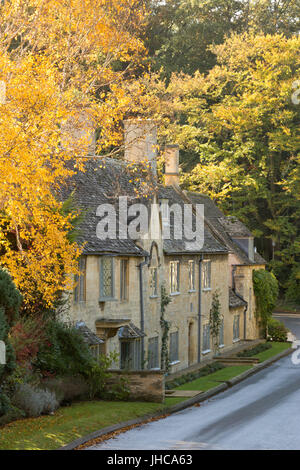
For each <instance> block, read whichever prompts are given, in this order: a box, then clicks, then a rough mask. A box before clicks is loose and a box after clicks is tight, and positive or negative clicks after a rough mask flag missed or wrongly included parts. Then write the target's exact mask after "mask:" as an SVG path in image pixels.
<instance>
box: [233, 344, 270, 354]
mask: <svg viewBox="0 0 300 470" xmlns="http://www.w3.org/2000/svg"><path fill="white" fill-rule="evenodd" d="M271 347H272V345H271V344H270V343H261V344H258V345H257V346H255V347H254V348H251V349H247V350H246V351H242V352H240V353H238V354H237V357H251V356H256V355H257V354H259V353H261V352H263V351H266V350H267V349H270V348H271Z"/></svg>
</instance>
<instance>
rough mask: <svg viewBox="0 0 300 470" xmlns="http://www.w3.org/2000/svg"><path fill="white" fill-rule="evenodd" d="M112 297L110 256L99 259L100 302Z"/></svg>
mask: <svg viewBox="0 0 300 470" xmlns="http://www.w3.org/2000/svg"><path fill="white" fill-rule="evenodd" d="M113 297H114V260H113V258H112V257H111V256H103V257H101V258H100V300H106V299H112V298H113Z"/></svg>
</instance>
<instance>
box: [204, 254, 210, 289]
mask: <svg viewBox="0 0 300 470" xmlns="http://www.w3.org/2000/svg"><path fill="white" fill-rule="evenodd" d="M202 290H204V291H209V290H211V260H210V259H206V260H203V261H202Z"/></svg>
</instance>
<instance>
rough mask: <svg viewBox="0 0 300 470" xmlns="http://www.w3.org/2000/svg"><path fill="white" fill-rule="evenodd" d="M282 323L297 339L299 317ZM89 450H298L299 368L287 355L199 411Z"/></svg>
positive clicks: (184, 414) (130, 433)
mask: <svg viewBox="0 0 300 470" xmlns="http://www.w3.org/2000/svg"><path fill="white" fill-rule="evenodd" d="M282 320H283V321H284V322H285V324H286V325H287V326H288V327H289V328H291V329H292V332H293V333H294V334H295V335H296V336H297V338H298V339H300V316H299V317H298V318H295V317H292V318H289V317H286V316H285V317H284V318H282ZM90 449H97V450H101V449H110V450H121V449H124V450H137V449H173V450H180V449H181V450H189V449H203V450H205V449H226V450H229V449H236V450H244V449H249V450H260V449H300V365H294V364H293V363H292V361H291V356H287V357H286V358H284V359H281V360H280V361H278V362H276V363H274V364H273V365H272V366H270V367H268V368H266V369H264V370H262V371H260V372H258V373H257V374H255V375H253V376H251V377H249V378H248V379H246V380H245V381H243V382H241V383H240V384H239V385H236V386H234V387H233V388H231V389H229V390H227V391H226V392H223V393H221V394H220V395H217V396H216V397H214V398H212V399H210V400H207V401H205V402H203V403H201V404H200V406H198V407H191V408H188V409H186V410H183V411H181V412H179V413H176V414H173V415H171V416H169V417H168V418H165V419H162V420H159V421H154V422H152V423H148V424H146V425H143V426H141V427H138V428H135V429H133V430H131V431H128V432H126V433H123V434H120V435H119V436H117V437H116V438H114V439H110V440H108V441H106V442H103V443H101V444H99V445H97V446H94V447H90Z"/></svg>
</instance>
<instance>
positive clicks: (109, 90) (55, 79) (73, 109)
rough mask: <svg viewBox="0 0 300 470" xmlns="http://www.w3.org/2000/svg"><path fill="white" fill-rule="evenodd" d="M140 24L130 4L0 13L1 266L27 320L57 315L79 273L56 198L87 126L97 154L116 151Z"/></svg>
mask: <svg viewBox="0 0 300 470" xmlns="http://www.w3.org/2000/svg"><path fill="white" fill-rule="evenodd" d="M145 14H146V13H145V9H144V7H143V5H142V2H138V1H136V0H110V1H108V0H53V1H51V2H49V1H45V0H11V1H5V2H2V4H1V6H0V15H1V23H0V80H1V85H2V88H1V90H2V96H1V104H0V135H1V139H0V264H1V266H2V267H5V268H6V269H7V270H8V271H9V272H10V273H11V275H12V277H13V279H14V282H15V284H16V285H17V287H18V288H19V289H20V291H21V292H22V294H23V297H24V303H25V306H26V308H27V309H28V311H31V310H36V309H37V308H41V307H51V306H53V304H54V302H55V301H56V299H57V296H58V293H59V292H60V291H62V290H64V289H66V288H70V287H71V282H72V281H71V278H72V274H75V273H76V272H77V261H76V260H77V258H78V256H79V255H80V248H79V247H78V246H77V245H76V243H74V242H72V241H70V237H69V236H68V235H69V233H70V230H71V229H72V223H73V220H74V218H75V217H77V216H78V214H77V213H76V211H75V212H74V211H72V212H67V211H65V210H64V205H63V203H62V202H61V201H60V200H59V198H57V197H56V196H55V195H56V193H57V190H59V188H61V187H62V185H63V184H64V182H65V181H66V179H67V178H68V177H70V176H71V175H72V173H73V172H74V171H76V166H79V167H80V166H81V165H82V162H83V161H84V158H85V157H86V155H87V153H89V151H90V147H89V146H90V144H91V141H90V139H89V138H87V137H86V136H87V135H88V132H84V133H82V132H81V131H82V126H83V121H84V123H85V126H87V128H88V129H84V130H85V131H86V130H89V129H91V128H96V127H97V128H98V140H97V146H98V152H100V151H108V150H109V149H110V148H111V146H114V147H116V146H117V145H119V144H120V142H121V139H120V132H119V129H120V123H121V121H122V119H123V117H124V114H125V113H126V112H128V110H129V109H131V107H132V106H133V103H132V98H131V97H130V96H128V94H126V93H125V92H124V88H125V87H126V83H127V82H128V81H130V80H131V78H132V77H133V76H134V74H135V70H136V67H137V66H139V64H140V63H141V62H142V57H143V55H144V47H143V44H142V42H141V40H140V39H139V32H140V30H141V28H142V27H143V24H144V18H145ZM74 158H75V161H76V164H75V165H73V166H71V165H68V162H69V161H71V160H72V161H74ZM66 273H68V276H67V275H66Z"/></svg>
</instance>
